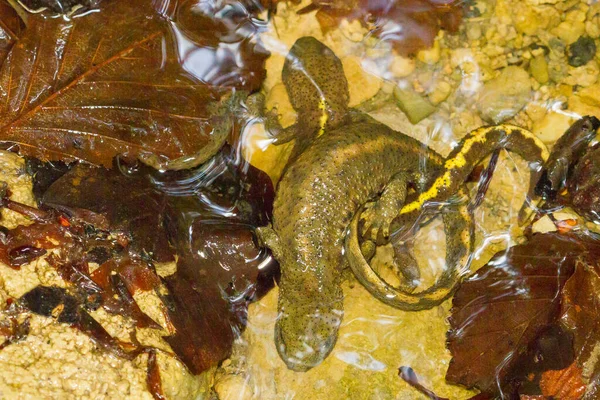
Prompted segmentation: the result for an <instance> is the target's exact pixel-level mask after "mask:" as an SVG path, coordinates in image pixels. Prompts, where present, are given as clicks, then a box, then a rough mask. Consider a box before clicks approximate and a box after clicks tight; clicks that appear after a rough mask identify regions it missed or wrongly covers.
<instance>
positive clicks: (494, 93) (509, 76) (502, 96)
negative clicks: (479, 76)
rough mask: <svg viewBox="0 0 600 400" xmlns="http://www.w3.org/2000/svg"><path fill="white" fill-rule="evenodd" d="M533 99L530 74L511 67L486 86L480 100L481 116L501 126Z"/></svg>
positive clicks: (521, 69)
mask: <svg viewBox="0 0 600 400" xmlns="http://www.w3.org/2000/svg"><path fill="white" fill-rule="evenodd" d="M530 97H531V82H530V80H529V74H528V73H527V71H525V70H524V69H523V68H520V67H516V66H510V67H506V68H504V69H503V70H502V72H501V73H500V75H499V76H498V77H496V78H494V79H492V80H490V81H489V82H487V83H486V84H485V86H484V87H483V90H482V91H481V95H480V98H479V105H478V108H479V114H480V115H481V118H483V119H484V120H486V121H488V122H491V123H494V124H499V123H501V122H503V121H506V120H507V119H510V118H512V117H514V116H515V115H516V114H517V113H518V112H519V111H520V110H521V109H522V108H523V107H524V106H525V105H526V104H527V102H528V101H529V99H530Z"/></svg>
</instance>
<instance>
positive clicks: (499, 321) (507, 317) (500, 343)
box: [446, 234, 600, 393]
mask: <svg viewBox="0 0 600 400" xmlns="http://www.w3.org/2000/svg"><path fill="white" fill-rule="evenodd" d="M599 252H600V244H599V243H598V242H595V241H594V240H590V239H589V238H585V237H578V236H574V235H559V234H538V235H534V236H533V237H532V238H531V240H530V241H529V242H528V243H527V244H524V245H519V246H514V247H511V248H510V249H508V250H506V251H505V252H502V253H500V254H498V255H496V256H495V257H494V259H493V260H492V261H490V262H489V263H488V264H487V265H486V266H484V267H483V268H481V269H480V270H478V271H477V272H476V273H475V274H474V275H473V276H472V277H470V278H469V279H467V280H466V281H465V282H464V283H463V284H462V285H461V287H460V288H459V290H458V291H457V293H456V295H455V297H454V299H453V308H452V315H451V317H450V319H449V322H450V326H451V329H450V330H449V332H448V348H449V349H450V351H451V353H452V355H453V358H452V360H451V362H450V366H449V368H448V371H447V374H446V379H447V380H448V381H449V382H451V383H456V384H462V385H465V386H467V387H470V388H472V387H476V388H478V389H480V390H481V391H483V392H487V393H498V392H499V391H502V390H503V387H504V386H505V385H506V384H507V379H508V377H509V373H511V369H512V368H513V367H514V366H515V363H517V362H518V361H519V357H520V356H522V355H524V354H525V353H526V351H527V348H528V346H530V344H531V343H532V342H533V341H534V339H536V338H537V337H539V335H540V334H541V333H542V332H543V331H544V330H545V329H547V328H548V326H550V325H552V324H554V323H556V322H557V320H558V317H559V316H560V307H561V290H562V289H563V286H564V285H565V282H566V281H567V279H569V278H570V277H571V275H572V274H573V272H574V270H575V265H576V263H577V261H578V260H579V259H580V258H581V257H588V258H591V259H593V257H597V256H598V254H599Z"/></svg>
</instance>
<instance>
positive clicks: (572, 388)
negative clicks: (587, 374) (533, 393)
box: [540, 363, 586, 400]
mask: <svg viewBox="0 0 600 400" xmlns="http://www.w3.org/2000/svg"><path fill="white" fill-rule="evenodd" d="M540 387H541V388H542V393H543V394H544V396H546V397H548V398H553V399H561V400H579V399H581V398H582V397H583V395H584V394H585V391H586V384H585V383H584V382H583V379H582V377H581V368H579V367H577V365H576V364H575V363H573V364H571V365H570V366H569V367H567V368H565V369H562V370H559V371H554V370H551V371H546V372H544V373H543V374H542V380H541V381H540Z"/></svg>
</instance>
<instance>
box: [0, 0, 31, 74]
mask: <svg viewBox="0 0 600 400" xmlns="http://www.w3.org/2000/svg"><path fill="white" fill-rule="evenodd" d="M24 28H25V25H24V24H23V21H22V20H21V18H20V17H19V16H18V15H17V13H16V12H15V10H14V9H13V8H12V7H11V6H10V5H9V4H8V2H6V0H2V1H0V65H2V63H3V62H4V60H5V59H6V56H7V55H8V52H9V51H10V49H11V48H12V46H13V44H14V43H15V41H16V40H17V39H18V38H19V36H20V35H21V34H22V31H23V29H24Z"/></svg>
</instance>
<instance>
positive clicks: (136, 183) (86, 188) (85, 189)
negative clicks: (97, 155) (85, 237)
mask: <svg viewBox="0 0 600 400" xmlns="http://www.w3.org/2000/svg"><path fill="white" fill-rule="evenodd" d="M41 202H42V204H44V205H46V206H49V207H53V208H57V209H61V210H65V211H66V212H68V210H67V209H84V210H88V211H92V212H93V213H96V214H99V215H101V216H103V217H105V218H106V220H107V221H108V224H109V226H108V227H101V226H96V228H104V229H110V230H112V231H118V232H122V233H124V234H126V235H130V236H131V247H132V249H133V250H134V251H135V252H136V253H139V254H147V255H149V256H151V257H152V258H153V259H154V260H156V261H158V262H166V261H173V260H174V251H173V249H171V247H170V245H169V242H168V237H167V232H166V230H165V227H164V224H163V221H164V219H163V218H164V213H165V210H166V206H167V200H166V197H165V196H164V195H163V194H161V193H159V192H158V191H157V190H155V189H154V188H153V187H152V186H151V185H150V183H149V182H148V180H147V179H144V178H143V177H140V176H126V175H123V174H122V173H121V172H119V171H118V170H114V169H113V170H107V169H104V168H96V167H91V166H89V165H77V166H75V167H74V168H73V169H71V170H70V171H69V172H67V173H66V174H64V175H63V176H62V177H61V178H59V179H58V180H57V181H56V182H54V183H53V184H52V185H51V186H50V187H49V188H48V190H47V191H46V192H45V193H44V195H43V197H42V199H41ZM96 225H98V224H96Z"/></svg>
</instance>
